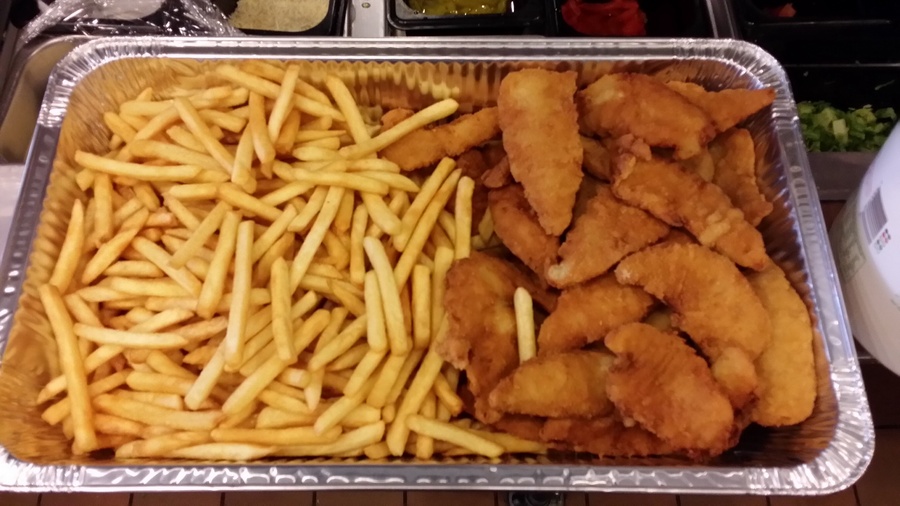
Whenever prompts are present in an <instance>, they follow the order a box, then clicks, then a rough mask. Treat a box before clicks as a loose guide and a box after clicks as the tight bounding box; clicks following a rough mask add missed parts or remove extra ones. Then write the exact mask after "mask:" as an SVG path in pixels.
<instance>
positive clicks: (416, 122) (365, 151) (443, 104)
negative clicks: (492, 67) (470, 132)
mask: <svg viewBox="0 0 900 506" xmlns="http://www.w3.org/2000/svg"><path fill="white" fill-rule="evenodd" d="M458 108H459V103H457V102H456V101H455V100H453V99H452V98H448V99H446V100H442V101H440V102H437V103H435V104H432V105H430V106H428V107H426V108H425V109H422V110H421V111H419V112H417V113H415V114H413V115H412V116H410V117H409V118H406V119H405V120H403V121H401V122H400V123H398V124H397V125H394V127H393V128H391V129H389V130H386V131H384V132H382V133H380V134H378V135H377V136H376V137H373V138H372V139H369V140H367V141H364V142H361V143H357V144H355V145H353V146H347V147H344V148H341V154H342V155H343V156H344V158H347V159H348V160H353V159H357V158H364V157H365V156H366V155H370V154H372V153H375V152H377V151H381V150H382V149H384V148H386V147H388V146H390V145H391V144H393V143H395V142H397V141H398V140H400V139H402V138H403V137H405V136H406V135H408V134H409V133H411V132H413V131H415V130H418V129H420V128H423V127H424V126H426V125H428V124H430V123H434V122H435V121H438V120H442V119H444V118H446V117H447V116H450V115H451V114H453V113H455V112H456V110H457V109H458Z"/></svg>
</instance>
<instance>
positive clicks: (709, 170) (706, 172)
mask: <svg viewBox="0 0 900 506" xmlns="http://www.w3.org/2000/svg"><path fill="white" fill-rule="evenodd" d="M681 164H682V165H683V166H684V168H685V169H687V170H689V171H691V172H693V173H694V174H697V175H698V176H700V178H701V179H703V180H704V181H706V182H707V183H709V182H711V181H712V180H713V177H715V175H716V162H715V160H713V157H712V155H711V154H710V152H709V149H707V148H703V149H702V150H701V151H700V153H698V154H697V155H696V156H693V157H691V158H688V159H687V160H682V161H681Z"/></svg>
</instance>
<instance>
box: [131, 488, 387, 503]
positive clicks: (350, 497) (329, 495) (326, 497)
mask: <svg viewBox="0 0 900 506" xmlns="http://www.w3.org/2000/svg"><path fill="white" fill-rule="evenodd" d="M376 505H377V506H403V492H393V491H386V490H381V491H374V492H348V491H341V492H316V506H376ZM135 506H137V505H135Z"/></svg>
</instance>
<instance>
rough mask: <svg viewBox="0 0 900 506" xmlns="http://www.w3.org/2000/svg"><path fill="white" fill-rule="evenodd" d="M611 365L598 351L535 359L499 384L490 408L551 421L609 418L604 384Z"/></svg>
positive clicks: (491, 397)
mask: <svg viewBox="0 0 900 506" xmlns="http://www.w3.org/2000/svg"><path fill="white" fill-rule="evenodd" d="M612 362H613V356H612V355H610V354H609V353H603V352H598V351H580V350H579V351H570V352H565V353H557V354H555V355H550V356H540V357H535V358H533V359H531V360H529V361H527V362H525V363H523V364H522V365H520V366H519V367H518V368H517V369H516V370H514V371H513V372H512V373H511V374H510V375H509V376H507V377H505V378H503V379H502V380H500V383H498V384H497V386H496V387H494V390H493V391H492V392H491V395H490V403H491V407H492V408H494V409H496V410H499V411H502V412H504V413H511V414H516V415H531V416H546V417H552V418H563V417H577V418H588V417H595V416H605V415H608V414H611V413H612V403H610V402H609V398H608V397H607V396H606V389H605V384H606V374H607V373H608V372H609V367H610V366H611V365H612Z"/></svg>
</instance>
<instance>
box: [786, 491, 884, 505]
mask: <svg viewBox="0 0 900 506" xmlns="http://www.w3.org/2000/svg"><path fill="white" fill-rule="evenodd" d="M769 504H770V506H858V505H857V502H856V494H855V493H854V492H853V489H852V488H849V489H847V490H844V491H843V492H838V493H837V494H831V495H823V496H818V497H816V496H811V497H770V498H769ZM874 504H891V503H890V502H882V503H874Z"/></svg>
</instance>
